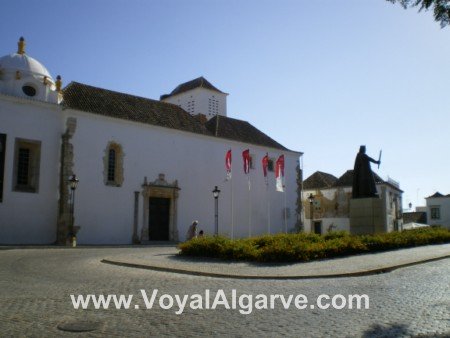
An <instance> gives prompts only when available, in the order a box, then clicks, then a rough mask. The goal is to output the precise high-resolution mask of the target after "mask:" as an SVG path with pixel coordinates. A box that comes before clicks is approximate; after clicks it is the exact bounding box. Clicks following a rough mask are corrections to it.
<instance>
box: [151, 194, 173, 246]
mask: <svg viewBox="0 0 450 338" xmlns="http://www.w3.org/2000/svg"><path fill="white" fill-rule="evenodd" d="M169 222H170V198H159V197H151V198H150V199H149V214H148V234H149V239H150V240H151V241H168V240H169Z"/></svg>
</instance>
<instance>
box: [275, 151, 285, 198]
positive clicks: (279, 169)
mask: <svg viewBox="0 0 450 338" xmlns="http://www.w3.org/2000/svg"><path fill="white" fill-rule="evenodd" d="M275 177H276V180H277V182H276V188H277V191H280V192H283V191H284V184H283V178H284V155H280V157H278V160H277V163H276V166H275Z"/></svg>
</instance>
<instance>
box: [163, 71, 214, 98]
mask: <svg viewBox="0 0 450 338" xmlns="http://www.w3.org/2000/svg"><path fill="white" fill-rule="evenodd" d="M195 88H206V89H210V90H214V91H216V92H219V93H223V92H222V91H220V90H219V89H217V88H216V87H214V86H213V85H212V84H211V82H209V81H208V80H206V79H205V78H204V77H203V76H200V77H198V78H196V79H194V80H191V81H188V82H185V83H182V84H180V85H178V86H177V87H176V88H175V89H174V90H172V92H171V93H170V94H164V95H161V100H164V99H166V98H168V97H170V96H174V95H177V94H181V93H184V92H187V91H189V90H192V89H195Z"/></svg>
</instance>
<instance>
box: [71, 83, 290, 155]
mask: <svg viewBox="0 0 450 338" xmlns="http://www.w3.org/2000/svg"><path fill="white" fill-rule="evenodd" d="M63 98H64V99H63V105H64V106H65V107H68V108H72V109H77V110H81V111H85V112H90V113H93V114H98V115H104V116H109V117H114V118H119V119H124V120H129V121H135V122H140V123H145V124H151V125H155V126H160V127H165V128H171V129H177V130H183V131H187V132H191V133H195V134H202V135H208V136H215V135H216V118H217V117H214V118H212V119H211V120H209V121H208V122H206V123H204V121H203V123H202V119H201V118H199V117H195V116H192V115H190V114H189V113H188V112H186V111H185V110H183V109H182V108H180V107H179V106H177V105H174V104H171V103H167V102H161V101H155V100H151V99H147V98H142V97H138V96H133V95H129V94H124V93H119V92H115V91H111V90H106V89H102V88H97V87H93V86H89V85H85V84H82V83H78V82H71V83H70V84H69V85H68V86H67V87H65V88H64V90H63ZM217 137H220V138H224V139H230V140H234V141H240V142H244V143H250V144H256V145H260V146H266V147H271V148H276V149H281V150H288V149H287V148H285V147H283V146H282V145H281V144H279V143H278V142H276V141H275V140H273V139H272V138H270V137H269V136H267V135H266V134H264V133H263V132H262V131H260V130H258V129H257V128H255V127H254V126H252V125H251V124H250V123H248V122H246V121H242V120H237V119H233V118H229V117H223V116H220V118H219V129H218V133H217Z"/></svg>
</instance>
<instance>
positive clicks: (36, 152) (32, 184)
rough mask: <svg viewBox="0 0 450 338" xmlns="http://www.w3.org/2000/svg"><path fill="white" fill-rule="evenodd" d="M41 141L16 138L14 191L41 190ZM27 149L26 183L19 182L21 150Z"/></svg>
mask: <svg viewBox="0 0 450 338" xmlns="http://www.w3.org/2000/svg"><path fill="white" fill-rule="evenodd" d="M41 145H42V142H41V141H37V140H29V139H23V138H17V137H16V139H15V145H14V171H13V182H12V183H13V187H12V190H13V191H17V192H29V193H38V192H39V174H40V165H41ZM21 149H25V150H28V151H29V160H28V162H27V168H26V169H27V170H26V174H27V175H26V176H27V178H26V183H19V182H18V179H19V177H18V176H19V164H20V158H19V154H20V150H21Z"/></svg>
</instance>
